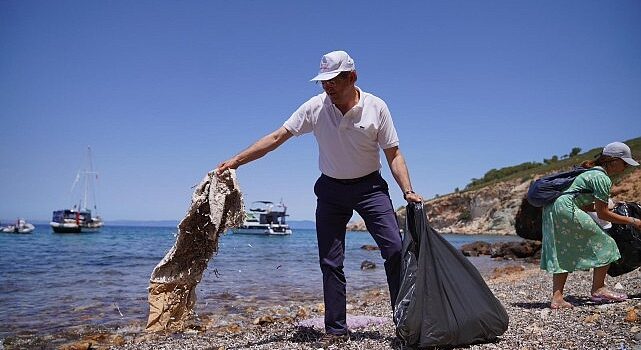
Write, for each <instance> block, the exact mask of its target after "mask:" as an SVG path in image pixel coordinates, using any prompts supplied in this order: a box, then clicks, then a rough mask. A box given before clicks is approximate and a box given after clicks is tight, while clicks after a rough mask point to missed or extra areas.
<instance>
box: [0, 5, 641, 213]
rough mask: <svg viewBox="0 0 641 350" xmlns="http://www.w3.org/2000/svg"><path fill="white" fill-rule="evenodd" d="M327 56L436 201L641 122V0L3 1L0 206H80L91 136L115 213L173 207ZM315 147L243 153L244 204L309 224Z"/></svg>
mask: <svg viewBox="0 0 641 350" xmlns="http://www.w3.org/2000/svg"><path fill="white" fill-rule="evenodd" d="M333 50H346V51H348V52H349V53H350V54H351V56H352V57H353V58H354V59H355V62H356V67H357V70H358V73H359V81H358V85H359V86H360V87H361V88H362V89H363V90H365V91H368V92H371V93H373V94H375V95H378V96H379V97H382V98H383V99H384V100H385V101H386V102H387V103H388V106H389V107H390V110H391V112H392V116H393V119H394V122H395V126H396V128H397V131H398V134H399V136H400V139H401V144H400V147H401V150H402V151H403V153H404V155H405V157H406V160H407V163H408V165H409V169H410V173H411V177H412V181H413V184H414V188H415V189H416V190H417V191H418V192H420V193H421V194H422V195H423V196H424V197H426V198H429V197H433V196H434V195H435V194H445V193H449V192H452V191H453V190H454V188H456V187H459V188H463V187H465V185H466V184H467V183H469V181H470V179H471V178H479V177H482V176H483V174H484V173H485V172H486V171H487V170H490V169H492V168H499V167H503V166H509V165H514V164H518V163H521V162H525V161H542V159H543V158H549V157H551V156H552V155H559V156H561V155H563V154H566V153H568V152H569V151H570V150H571V149H572V148H573V147H580V148H582V149H583V150H588V149H591V148H594V147H601V146H603V145H605V144H607V143H609V142H611V141H616V140H626V139H630V138H634V137H638V136H641V2H639V1H636V0H632V1H583V0H582V1H483V2H481V1H416V2H404V3H403V5H402V6H400V5H398V4H397V3H391V2H377V1H352V2H349V3H346V2H339V1H325V2H322V3H319V2H308V1H225V2H222V1H202V2H196V1H0V121H1V125H2V137H0V161H1V162H2V165H3V166H2V167H0V193H1V196H2V200H1V201H0V218H2V219H12V218H15V217H17V216H21V217H26V218H28V219H33V220H36V219H48V218H50V215H51V211H52V210H54V209H58V208H63V207H68V206H69V205H71V204H72V202H73V199H72V197H73V195H70V194H69V189H70V187H71V184H72V182H73V180H74V178H75V176H76V173H77V171H78V170H79V169H80V168H81V167H82V166H83V163H84V155H85V149H86V147H87V146H88V145H91V147H92V149H93V162H94V168H95V169H96V170H97V171H98V172H99V173H100V177H99V183H98V187H97V196H98V210H99V212H100V214H101V215H102V216H103V217H104V218H105V219H106V220H117V219H141V220H164V219H180V218H181V217H182V216H183V215H184V213H185V211H186V209H187V207H188V205H189V200H190V198H191V192H192V186H193V185H195V184H196V183H198V182H199V180H200V179H201V178H202V177H203V176H204V175H205V174H206V173H207V171H209V170H211V169H212V168H214V167H215V166H216V165H217V164H218V163H219V162H220V161H222V160H225V159H227V158H228V157H230V156H232V155H233V154H235V153H236V152H238V151H240V150H241V149H243V148H245V147H246V146H248V145H249V144H250V143H252V142H254V141H255V140H257V139H258V138H260V137H261V136H263V135H264V134H266V133H268V132H270V131H272V130H274V129H276V128H278V127H279V126H281V125H282V123H283V122H284V121H285V120H286V119H287V118H288V117H289V116H290V115H291V113H292V112H293V111H294V110H296V108H297V107H298V106H299V105H300V104H301V103H303V102H304V101H306V100H307V99H308V98H309V97H311V96H312V95H315V94H317V93H319V92H320V91H321V90H320V86H318V85H315V84H313V83H310V82H308V80H309V79H310V78H312V77H313V76H314V75H315V74H316V72H317V69H318V64H319V61H320V57H321V56H322V54H323V53H326V52H329V51H333ZM635 156H636V157H637V158H640V155H635ZM317 157H318V151H317V146H316V143H315V140H314V138H313V136H312V135H305V136H302V137H298V138H293V139H291V140H290V141H288V142H287V143H286V144H284V145H283V146H281V147H280V148H279V149H278V150H276V151H275V152H272V153H271V154H269V155H267V156H266V157H265V158H263V159H261V160H258V161H256V162H254V163H250V164H248V165H246V166H244V167H241V168H240V169H239V171H238V176H239V180H240V185H241V187H242V190H243V192H244V194H245V200H246V201H247V202H251V201H254V200H273V201H279V200H281V198H282V200H283V201H285V202H286V203H287V205H288V207H289V213H290V214H291V219H295V220H303V219H313V218H314V207H315V196H314V194H313V190H312V186H313V183H314V181H315V180H316V178H317V176H318V175H319V171H318V166H317ZM384 169H385V170H384V176H385V177H386V178H387V179H388V182H390V183H391V185H392V186H391V188H392V193H391V194H392V200H393V202H394V205H395V207H398V206H401V205H403V203H404V202H403V200H402V196H401V193H400V190H399V189H398V188H397V187H396V185H395V184H394V183H393V181H394V180H393V178H392V177H391V175H390V173H389V171H388V170H387V165H386V164H384Z"/></svg>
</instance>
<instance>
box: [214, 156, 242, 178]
mask: <svg viewBox="0 0 641 350" xmlns="http://www.w3.org/2000/svg"><path fill="white" fill-rule="evenodd" d="M239 165H240V164H238V161H237V160H236V157H233V158H230V159H227V160H226V161H224V162H222V163H220V164H218V165H217V166H216V175H220V174H222V173H223V172H224V171H225V170H227V169H236V168H238V166H239Z"/></svg>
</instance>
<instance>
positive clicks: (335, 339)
mask: <svg viewBox="0 0 641 350" xmlns="http://www.w3.org/2000/svg"><path fill="white" fill-rule="evenodd" d="M348 341H349V333H346V334H340V335H337V334H329V333H326V334H324V335H323V336H322V337H320V339H318V340H317V341H316V343H314V346H316V347H319V348H321V347H322V348H323V349H327V348H328V347H330V346H331V345H336V344H342V343H346V342H348Z"/></svg>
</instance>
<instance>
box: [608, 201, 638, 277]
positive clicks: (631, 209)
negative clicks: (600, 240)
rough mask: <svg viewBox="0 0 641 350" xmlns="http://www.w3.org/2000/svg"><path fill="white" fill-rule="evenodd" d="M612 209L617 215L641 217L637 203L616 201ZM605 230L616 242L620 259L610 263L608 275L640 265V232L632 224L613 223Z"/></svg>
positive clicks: (631, 269)
mask: <svg viewBox="0 0 641 350" xmlns="http://www.w3.org/2000/svg"><path fill="white" fill-rule="evenodd" d="M613 211H614V212H615V213H617V214H619V215H623V216H629V217H633V218H637V219H641V206H639V204H638V203H634V202H625V203H618V204H617V205H616V206H615V207H614V210H613ZM606 232H607V233H608V234H609V235H610V236H611V237H612V238H614V240H615V241H616V242H617V246H618V247H619V253H621V259H619V260H617V261H615V262H613V263H612V264H610V268H609V269H608V275H610V276H612V277H615V276H619V275H623V274H624V273H628V272H632V271H634V270H636V269H637V268H639V267H641V232H639V231H638V230H637V229H635V228H634V226H632V225H620V224H615V223H612V227H611V228H610V229H608V230H607V231H606Z"/></svg>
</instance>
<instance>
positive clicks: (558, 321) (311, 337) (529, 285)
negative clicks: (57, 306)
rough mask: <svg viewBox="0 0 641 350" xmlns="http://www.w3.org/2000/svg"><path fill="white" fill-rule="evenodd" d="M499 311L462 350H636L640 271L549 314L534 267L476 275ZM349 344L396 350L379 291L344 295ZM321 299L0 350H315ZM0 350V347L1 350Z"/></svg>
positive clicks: (572, 288) (579, 289) (575, 291)
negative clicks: (175, 329) (179, 326)
mask: <svg viewBox="0 0 641 350" xmlns="http://www.w3.org/2000/svg"><path fill="white" fill-rule="evenodd" d="M484 278H485V280H486V282H487V284H488V286H489V287H490V288H491V290H492V291H493V292H494V294H495V295H496V297H497V298H498V299H499V300H500V301H501V303H502V304H503V306H504V307H505V308H506V310H507V312H508V314H509V317H510V324H509V328H508V330H507V332H506V333H504V334H503V335H502V336H501V337H500V338H499V339H497V340H496V341H495V342H492V343H485V344H475V345H470V346H467V347H462V348H465V349H522V350H526V349H641V272H639V271H638V270H637V271H634V272H631V273H628V274H626V275H623V276H619V277H614V278H613V277H608V279H607V283H608V285H609V286H611V287H612V288H615V289H617V290H620V291H626V292H627V293H628V294H629V296H630V299H629V300H627V301H625V302H620V303H612V304H600V305H597V304H595V303H593V302H591V301H590V299H589V290H590V285H591V278H592V274H591V272H575V273H572V274H570V277H569V279H568V283H567V287H566V295H567V300H569V301H570V302H572V303H573V304H574V305H575V307H574V308H572V309H564V310H551V309H550V308H549V299H548V298H549V295H550V290H551V277H550V275H548V274H547V273H545V272H544V271H541V270H539V268H538V264H536V263H520V262H514V263H513V264H509V265H506V266H503V267H500V268H496V269H495V270H493V271H492V272H490V273H487V274H485V275H484ZM348 314H349V316H348V324H350V329H351V337H350V340H349V341H348V342H346V343H343V344H340V345H332V346H330V347H329V348H332V349H402V348H404V347H403V346H402V344H401V343H400V342H399V341H398V340H396V337H395V333H394V326H393V322H392V318H391V312H390V307H389V302H388V294H387V291H386V290H385V289H384V288H380V289H376V288H374V289H370V290H366V291H362V292H359V293H355V295H348ZM322 316H323V306H322V299H320V296H319V299H318V300H316V301H311V302H310V301H305V302H289V303H288V304H286V305H272V306H271V307H264V308H259V309H253V308H247V309H245V310H243V311H242V312H241V313H238V314H233V315H226V316H224V317H221V316H217V315H200V316H199V319H198V320H196V321H197V322H195V323H194V326H193V328H192V329H189V330H187V331H185V332H184V333H181V334H148V333H145V332H144V331H143V327H144V325H142V324H132V325H131V326H129V327H123V328H121V329H118V330H116V331H113V330H111V331H105V332H101V331H100V330H96V329H92V330H86V331H82V330H81V331H79V332H78V336H77V338H78V339H74V340H70V339H64V337H40V338H33V337H29V338H21V337H19V336H17V337H12V338H10V339H5V341H4V343H3V344H2V347H4V349H49V348H51V349H66V350H71V349H127V350H130V349H142V350H146V349H149V350H151V349H154V350H156V349H167V350H169V349H203V350H204V349H208V350H209V349H318V348H320V346H319V344H317V340H318V339H319V338H320V337H321V336H322V334H323V329H322V324H323V323H322ZM2 347H0V348H2Z"/></svg>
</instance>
